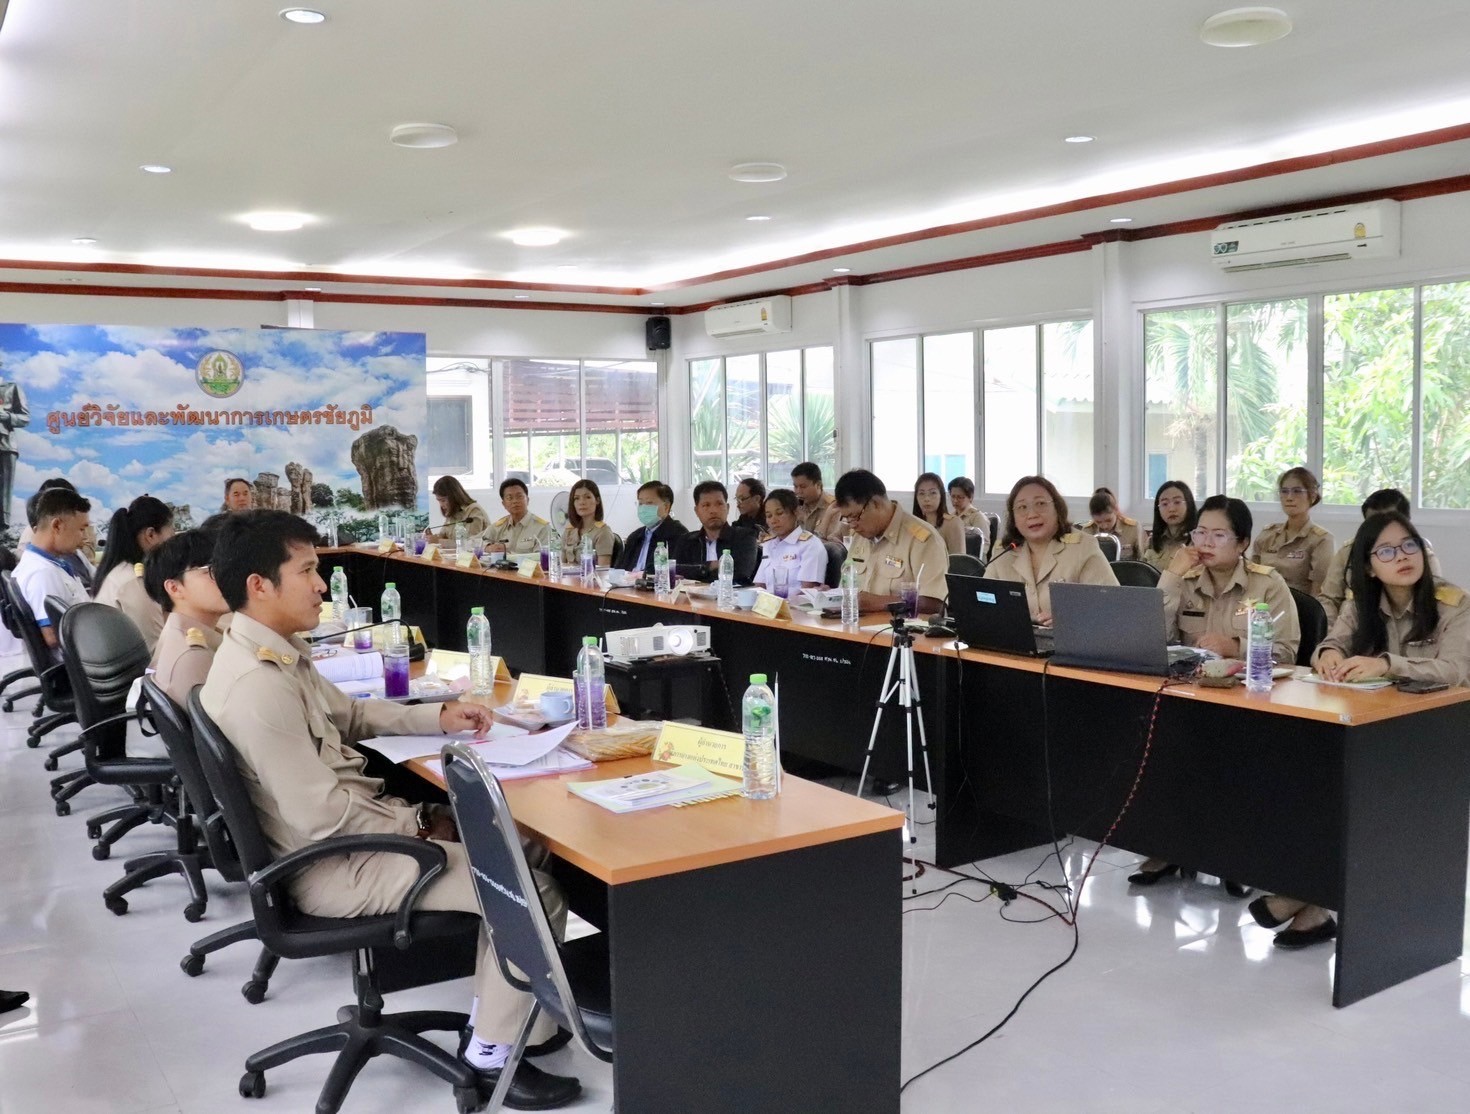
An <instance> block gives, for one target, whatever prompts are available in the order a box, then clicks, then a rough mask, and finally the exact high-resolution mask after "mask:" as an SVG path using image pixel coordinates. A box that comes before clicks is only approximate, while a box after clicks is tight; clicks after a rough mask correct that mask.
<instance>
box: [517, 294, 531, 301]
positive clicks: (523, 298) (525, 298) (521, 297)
mask: <svg viewBox="0 0 1470 1114" xmlns="http://www.w3.org/2000/svg"><path fill="white" fill-rule="evenodd" d="M530 299H531V295H529V294H517V295H515V300H516V301H518V302H526V301H530Z"/></svg>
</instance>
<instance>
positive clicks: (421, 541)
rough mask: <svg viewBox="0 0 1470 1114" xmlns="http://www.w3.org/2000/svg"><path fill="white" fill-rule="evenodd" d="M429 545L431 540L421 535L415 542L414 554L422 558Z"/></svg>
mask: <svg viewBox="0 0 1470 1114" xmlns="http://www.w3.org/2000/svg"><path fill="white" fill-rule="evenodd" d="M428 544H429V539H428V538H426V537H424V536H423V535H422V534H420V535H419V536H418V537H416V538H414V540H413V553H414V556H415V557H422V556H423V553H424V547H425V546H427V545H428Z"/></svg>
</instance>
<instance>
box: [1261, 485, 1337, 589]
mask: <svg viewBox="0 0 1470 1114" xmlns="http://www.w3.org/2000/svg"><path fill="white" fill-rule="evenodd" d="M1276 487H1277V494H1278V496H1279V497H1280V499H1281V509H1282V510H1283V511H1285V512H1286V521H1285V522H1273V523H1272V524H1271V525H1270V526H1267V527H1266V528H1265V529H1264V530H1262V531H1261V533H1260V536H1259V537H1257V538H1256V544H1255V548H1254V549H1252V550H1251V560H1252V561H1255V562H1256V563H1258V564H1262V565H1270V566H1271V567H1272V568H1274V569H1275V570H1276V571H1277V572H1279V573H1280V574H1281V577H1282V579H1283V580H1285V581H1286V583H1287V584H1289V585H1290V586H1291V587H1293V588H1295V589H1296V590H1297V591H1299V592H1305V593H1307V595H1309V596H1315V595H1317V594H1318V593H1319V592H1320V591H1321V590H1322V582H1323V581H1324V580H1326V579H1327V566H1328V565H1330V564H1331V563H1332V551H1333V550H1334V549H1335V548H1336V545H1335V544H1334V543H1333V540H1332V535H1331V534H1329V533H1328V532H1327V530H1326V529H1325V528H1323V527H1321V526H1318V525H1317V524H1316V523H1314V522H1313V521H1312V518H1311V514H1312V508H1313V507H1315V506H1316V505H1317V504H1318V503H1320V502H1321V501H1322V486H1321V485H1320V484H1319V483H1318V482H1317V477H1316V476H1314V475H1312V473H1311V472H1309V471H1308V470H1307V469H1305V468H1288V469H1287V470H1286V471H1285V472H1282V473H1281V475H1280V477H1278V479H1277V480H1276Z"/></svg>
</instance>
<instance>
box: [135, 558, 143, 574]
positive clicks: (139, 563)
mask: <svg viewBox="0 0 1470 1114" xmlns="http://www.w3.org/2000/svg"><path fill="white" fill-rule="evenodd" d="M133 575H134V576H142V575H143V562H142V561H135V562H133Z"/></svg>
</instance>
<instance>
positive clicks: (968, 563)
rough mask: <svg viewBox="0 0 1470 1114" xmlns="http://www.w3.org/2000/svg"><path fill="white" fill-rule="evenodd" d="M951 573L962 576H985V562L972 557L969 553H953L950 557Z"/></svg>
mask: <svg viewBox="0 0 1470 1114" xmlns="http://www.w3.org/2000/svg"><path fill="white" fill-rule="evenodd" d="M949 571H950V572H957V573H959V574H961V575H962V576H984V575H985V562H984V561H982V560H980V558H979V557H972V556H971V555H970V554H968V553H951V554H950V555H949Z"/></svg>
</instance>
